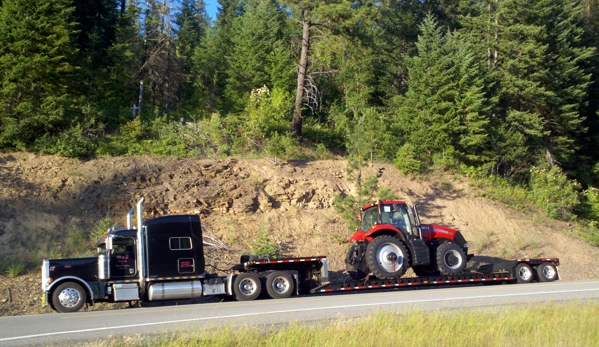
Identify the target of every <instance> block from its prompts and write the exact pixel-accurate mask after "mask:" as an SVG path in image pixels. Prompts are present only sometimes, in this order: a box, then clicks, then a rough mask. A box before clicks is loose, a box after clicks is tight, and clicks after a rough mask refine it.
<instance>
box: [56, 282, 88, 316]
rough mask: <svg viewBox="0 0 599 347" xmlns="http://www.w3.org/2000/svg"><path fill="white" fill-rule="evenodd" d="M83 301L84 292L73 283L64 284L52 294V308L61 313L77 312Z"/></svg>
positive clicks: (84, 298)
mask: <svg viewBox="0 0 599 347" xmlns="http://www.w3.org/2000/svg"><path fill="white" fill-rule="evenodd" d="M85 300H86V295H85V290H83V288H81V286H80V285H78V284H77V283H74V282H65V283H63V284H61V285H59V286H58V287H57V288H56V289H55V290H54V292H52V306H53V307H54V309H55V310H56V311H58V312H62V313H68V312H77V311H79V310H80V309H81V307H83V305H84V304H85Z"/></svg>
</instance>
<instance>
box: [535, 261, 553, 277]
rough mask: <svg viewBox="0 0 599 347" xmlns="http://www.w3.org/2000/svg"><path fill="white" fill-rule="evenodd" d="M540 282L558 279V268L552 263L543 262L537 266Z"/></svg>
mask: <svg viewBox="0 0 599 347" xmlns="http://www.w3.org/2000/svg"><path fill="white" fill-rule="evenodd" d="M537 275H538V276H539V282H553V281H555V280H556V279H557V268H556V267H555V265H553V264H551V263H543V264H541V265H539V266H537Z"/></svg>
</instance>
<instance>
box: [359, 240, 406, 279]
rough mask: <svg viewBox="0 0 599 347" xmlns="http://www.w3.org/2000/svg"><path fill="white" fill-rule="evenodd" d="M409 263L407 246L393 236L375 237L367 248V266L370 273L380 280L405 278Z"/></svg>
mask: <svg viewBox="0 0 599 347" xmlns="http://www.w3.org/2000/svg"><path fill="white" fill-rule="evenodd" d="M409 263H410V260H409V255H408V251H407V250H406V246H404V244H403V242H401V241H400V240H399V239H397V238H395V237H393V236H390V235H382V236H378V237H375V238H374V239H373V240H372V242H370V244H368V247H367V248H366V265H367V266H368V269H369V270H370V272H372V273H373V274H374V275H375V276H376V277H377V278H379V279H393V278H399V277H401V276H403V274H404V273H406V270H407V268H408V266H409Z"/></svg>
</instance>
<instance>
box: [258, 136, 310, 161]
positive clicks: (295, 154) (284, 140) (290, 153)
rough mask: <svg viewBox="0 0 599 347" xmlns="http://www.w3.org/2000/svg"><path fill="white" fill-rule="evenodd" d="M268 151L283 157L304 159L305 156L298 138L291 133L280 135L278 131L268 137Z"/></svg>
mask: <svg viewBox="0 0 599 347" xmlns="http://www.w3.org/2000/svg"><path fill="white" fill-rule="evenodd" d="M266 151H267V152H268V154H269V155H272V156H275V157H279V158H281V159H302V158H304V157H305V155H304V154H303V152H302V148H301V146H300V144H299V141H298V140H297V139H295V138H293V137H291V135H289V134H286V135H279V133H277V132H275V133H274V134H273V136H272V137H271V138H270V139H268V142H267V144H266Z"/></svg>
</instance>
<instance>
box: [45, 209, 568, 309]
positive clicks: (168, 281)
mask: <svg viewBox="0 0 599 347" xmlns="http://www.w3.org/2000/svg"><path fill="white" fill-rule="evenodd" d="M142 204H143V198H142V199H140V200H139V202H138V203H137V226H136V227H133V226H132V216H133V213H134V210H131V211H130V212H129V213H128V215H127V228H112V229H110V230H109V231H108V232H107V233H106V236H105V237H104V238H103V239H101V240H100V241H98V243H97V247H98V256H97V257H92V258H76V259H44V260H43V264H42V290H43V292H44V295H43V296H42V301H43V303H42V305H44V306H46V305H50V306H51V307H52V308H53V309H54V310H55V311H58V312H75V311H78V310H80V309H81V308H82V307H83V306H84V305H86V304H89V305H93V304H95V303H99V302H129V303H134V302H147V301H163V300H178V299H192V298H199V297H203V296H211V295H216V296H230V297H233V298H235V299H236V300H239V301H245V300H254V299H256V298H258V297H259V296H260V294H261V293H263V294H264V296H268V297H270V298H273V299H279V298H286V297H288V296H290V295H292V294H293V295H300V294H316V293H328V292H337V291H355V290H374V289H382V288H399V287H414V286H434V285H441V284H454V283H456V284H457V283H513V282H517V283H528V282H531V281H533V279H534V278H537V279H538V280H539V281H553V280H556V279H558V271H557V266H558V265H559V260H558V259H556V258H539V259H518V260H512V261H504V262H499V263H496V264H491V265H485V266H481V267H479V268H478V269H477V270H476V271H469V272H465V273H462V274H458V275H449V276H447V275H434V276H425V277H415V278H403V277H399V278H393V279H377V278H376V277H374V276H373V277H366V278H364V279H358V280H356V279H352V278H351V277H349V276H348V277H347V280H346V281H341V282H335V283H331V282H330V281H329V272H328V267H327V259H326V257H324V256H316V257H300V258H284V259H276V260H275V259H261V258H258V257H255V256H247V255H244V256H242V257H241V260H240V263H239V264H237V265H235V266H233V267H232V268H231V269H230V271H229V273H228V274H227V275H217V274H210V273H207V272H206V269H205V261H204V247H203V241H202V228H201V223H200V218H199V216H197V215H175V216H164V217H158V218H154V219H150V220H146V221H144V220H143V217H142V216H143V213H142Z"/></svg>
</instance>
